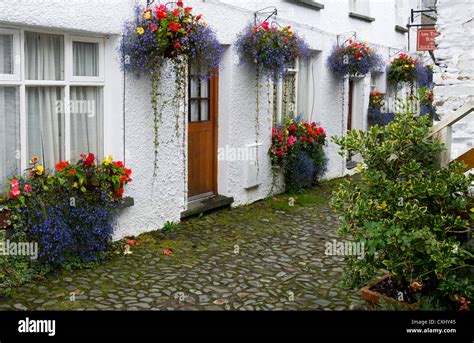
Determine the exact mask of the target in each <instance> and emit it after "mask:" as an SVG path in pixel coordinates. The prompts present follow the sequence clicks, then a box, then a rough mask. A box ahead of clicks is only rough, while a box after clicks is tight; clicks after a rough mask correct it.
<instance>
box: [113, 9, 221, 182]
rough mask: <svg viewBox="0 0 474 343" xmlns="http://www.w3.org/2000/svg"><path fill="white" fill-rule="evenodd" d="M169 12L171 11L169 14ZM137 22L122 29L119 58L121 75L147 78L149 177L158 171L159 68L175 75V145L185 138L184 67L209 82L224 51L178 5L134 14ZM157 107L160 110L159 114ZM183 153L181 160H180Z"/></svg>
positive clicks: (208, 31) (195, 18)
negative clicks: (166, 63) (190, 66)
mask: <svg viewBox="0 0 474 343" xmlns="http://www.w3.org/2000/svg"><path fill="white" fill-rule="evenodd" d="M171 6H173V7H174V8H171ZM136 15H137V20H136V21H131V22H128V23H126V25H125V33H124V36H123V39H122V44H121V47H120V48H121V50H120V53H121V55H122V63H123V64H122V65H123V68H124V69H125V71H128V72H131V73H133V74H135V75H137V76H140V75H143V74H149V75H150V76H151V99H152V103H151V107H152V111H153V128H154V136H155V137H154V146H155V163H154V167H155V168H154V176H156V171H157V168H158V147H159V145H160V143H161V139H160V137H159V128H160V124H161V122H162V117H161V111H162V110H163V106H160V105H159V104H158V102H159V100H160V99H161V97H160V95H161V94H160V92H159V87H160V80H161V72H162V66H163V62H164V61H165V60H166V59H168V60H171V61H173V62H174V64H172V65H173V66H174V70H175V91H174V92H173V94H174V97H173V101H172V104H173V105H174V107H175V120H176V134H175V135H174V137H175V138H176V139H180V137H181V138H182V140H183V142H182V144H183V146H184V145H185V134H184V132H180V130H184V128H185V126H186V104H185V101H186V84H187V71H188V63H192V64H193V66H195V67H196V68H195V70H196V76H198V77H200V78H209V77H210V75H212V74H213V73H214V72H215V71H216V70H217V68H218V66H219V63H220V60H221V56H222V52H223V49H222V47H221V45H220V44H219V41H218V40H217V37H216V35H215V33H214V31H213V30H212V29H211V28H210V27H209V26H207V24H206V22H205V21H203V20H202V15H194V14H193V13H192V8H191V7H185V6H184V3H183V1H178V2H177V3H176V4H175V5H163V4H161V5H156V6H154V7H153V8H147V9H145V10H143V9H142V8H137V9H136ZM160 107H161V108H160ZM184 151H185V149H183V154H185V152H184ZM184 159H185V157H184V156H183V160H184Z"/></svg>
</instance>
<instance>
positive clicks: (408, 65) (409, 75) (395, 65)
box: [387, 54, 420, 85]
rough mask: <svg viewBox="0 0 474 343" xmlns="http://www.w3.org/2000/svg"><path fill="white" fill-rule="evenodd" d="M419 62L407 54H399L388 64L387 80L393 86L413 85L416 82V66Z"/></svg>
mask: <svg viewBox="0 0 474 343" xmlns="http://www.w3.org/2000/svg"><path fill="white" fill-rule="evenodd" d="M419 63H420V62H419V61H418V60H417V59H416V58H413V57H411V56H408V55H407V54H400V55H398V56H397V57H396V58H395V59H393V60H392V61H391V62H390V65H389V67H388V70H387V79H388V81H389V82H390V83H392V84H393V85H399V84H402V83H407V84H410V85H413V84H414V83H415V81H416V80H417V68H416V66H417V64H419Z"/></svg>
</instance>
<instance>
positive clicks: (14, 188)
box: [10, 179, 21, 199]
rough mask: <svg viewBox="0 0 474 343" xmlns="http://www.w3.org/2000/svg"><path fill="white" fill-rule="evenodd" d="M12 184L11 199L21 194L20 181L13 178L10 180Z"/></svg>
mask: <svg viewBox="0 0 474 343" xmlns="http://www.w3.org/2000/svg"><path fill="white" fill-rule="evenodd" d="M10 185H11V190H10V199H15V198H16V197H18V196H19V195H20V194H21V191H20V183H19V182H18V180H16V179H13V180H12V181H11V182H10Z"/></svg>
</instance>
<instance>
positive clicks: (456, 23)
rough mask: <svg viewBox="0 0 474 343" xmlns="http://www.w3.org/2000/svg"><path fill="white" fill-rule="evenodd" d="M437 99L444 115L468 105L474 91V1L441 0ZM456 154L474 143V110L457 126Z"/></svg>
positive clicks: (454, 129)
mask: <svg viewBox="0 0 474 343" xmlns="http://www.w3.org/2000/svg"><path fill="white" fill-rule="evenodd" d="M437 9H438V21H437V25H436V28H437V30H438V32H439V33H440V36H438V37H437V39H436V44H437V50H436V51H435V56H436V59H437V60H438V62H439V64H440V67H441V68H440V69H438V68H436V69H435V70H436V71H437V72H436V73H435V74H434V82H435V84H436V86H435V87H434V90H433V91H434V101H435V105H436V110H437V112H438V113H439V114H440V117H442V116H445V115H448V114H450V113H452V112H453V111H455V110H456V109H458V108H459V107H461V106H462V105H464V104H465V103H466V99H467V98H468V97H469V96H472V95H474V48H473V42H474V3H473V2H472V1H469V0H459V1H449V0H438V4H437ZM452 136H453V141H452V147H451V149H452V152H451V154H452V158H456V157H458V156H459V155H461V154H463V153H465V152H466V151H468V150H470V149H471V148H473V147H474V114H472V113H471V114H470V115H469V116H467V117H466V118H464V119H463V120H462V121H461V122H460V123H458V124H456V125H454V127H453V134H452Z"/></svg>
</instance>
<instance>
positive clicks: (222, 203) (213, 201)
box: [181, 194, 234, 219]
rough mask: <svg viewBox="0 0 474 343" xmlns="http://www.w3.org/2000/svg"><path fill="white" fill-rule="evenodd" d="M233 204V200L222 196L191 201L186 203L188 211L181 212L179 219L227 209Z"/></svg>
mask: <svg viewBox="0 0 474 343" xmlns="http://www.w3.org/2000/svg"><path fill="white" fill-rule="evenodd" d="M233 202H234V198H232V197H226V196H224V195H219V194H217V195H212V196H210V197H208V198H204V199H199V200H195V201H191V202H189V203H188V209H187V210H186V211H184V212H181V219H184V218H188V217H191V216H194V215H197V214H200V213H205V212H209V211H213V210H216V209H220V208H223V207H228V206H230V205H231V204H232V203H233Z"/></svg>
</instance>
